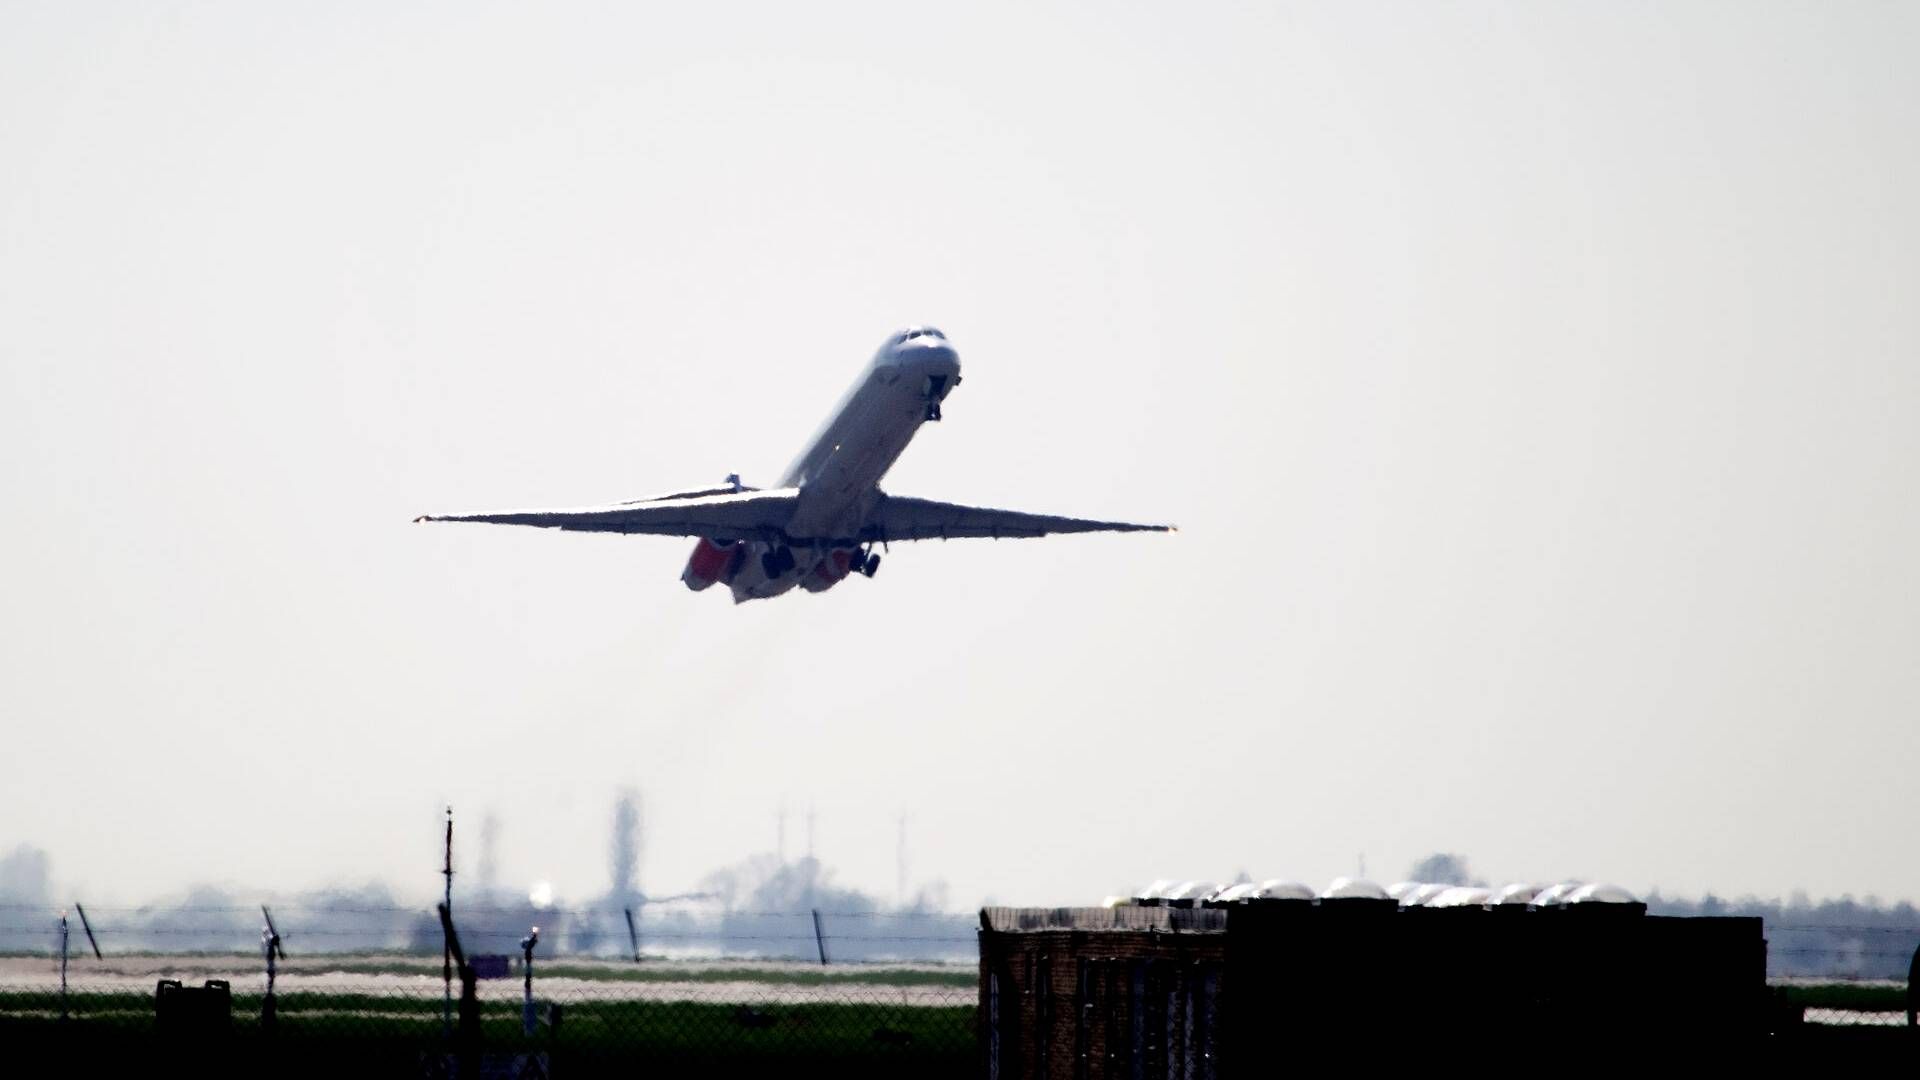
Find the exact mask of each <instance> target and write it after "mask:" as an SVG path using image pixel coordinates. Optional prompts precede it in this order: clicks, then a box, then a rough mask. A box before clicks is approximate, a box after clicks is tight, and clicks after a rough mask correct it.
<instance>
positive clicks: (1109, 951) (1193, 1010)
mask: <svg viewBox="0 0 1920 1080" xmlns="http://www.w3.org/2000/svg"><path fill="white" fill-rule="evenodd" d="M1769 1001H1770V999H1769V996H1768V991H1767V986H1766V941H1765V938H1764V937H1763V935H1762V929H1761V923H1760V920H1759V919H1754V918H1662V917H1657V916H1649V915H1647V914H1646V908H1645V905H1642V904H1608V903H1594V904H1576V905H1569V906H1565V907H1553V908H1543V909H1537V910H1536V909H1530V908H1526V907H1521V906H1496V907H1491V908H1487V907H1456V908H1401V907H1400V906H1399V905H1398V904H1397V903H1395V902H1394V901H1392V900H1369V899H1340V900H1316V901H1300V900H1267V901H1251V902H1245V903H1238V904H1233V905H1228V906H1220V907H1207V906H1199V907H1186V908H1182V907H1168V906H1159V907H1149V906H1122V907H1115V908H1091V909H1086V908H1067V909H1052V910H1046V909H1025V910H1023V909H1012V908H989V909H986V910H984V911H982V912H981V931H980V1014H981V1015H980V1024H981V1031H982V1033H983V1036H984V1040H983V1041H984V1043H985V1048H984V1053H985V1055H986V1057H987V1065H988V1075H990V1076H996V1077H1002V1078H1010V1077H1034V1078H1038V1077H1062V1078H1065V1077H1074V1078H1094V1077H1119V1076H1129V1077H1131V1076H1141V1075H1146V1076H1191V1077H1203V1078H1204V1077H1214V1076H1240V1075H1263V1074H1265V1073H1268V1072H1271V1071H1272V1070H1273V1069H1274V1068H1275V1067H1276V1065H1275V1063H1277V1062H1286V1061H1296V1060H1300V1058H1299V1055H1300V1054H1301V1053H1302V1052H1303V1051H1322V1052H1343V1053H1353V1052H1355V1051H1364V1054H1365V1059H1366V1060H1367V1061H1368V1062H1369V1063H1370V1064H1379V1063H1382V1062H1394V1063H1401V1062H1403V1063H1406V1064H1410V1065H1418V1064H1423V1063H1424V1064H1429V1065H1431V1064H1437V1063H1440V1062H1442V1061H1446V1060H1454V1059H1455V1055H1457V1054H1460V1053H1463V1052H1470V1051H1483V1050H1484V1051H1493V1050H1499V1051H1512V1050H1514V1049H1516V1048H1525V1047H1530V1046H1537V1047H1548V1046H1551V1047H1556V1048H1558V1049H1559V1051H1560V1052H1562V1053H1564V1052H1565V1051H1568V1050H1574V1051H1579V1052H1582V1053H1586V1054H1589V1055H1591V1056H1594V1057H1597V1058H1608V1057H1610V1056H1612V1055H1614V1054H1617V1053H1620V1052H1623V1051H1625V1050H1626V1049H1627V1048H1629V1047H1639V1048H1644V1047H1647V1046H1650V1045H1653V1044H1655V1043H1656V1042H1657V1043H1661V1044H1668V1045H1671V1044H1675V1043H1678V1044H1680V1045H1691V1046H1696V1047H1707V1046H1713V1047H1725V1048H1739V1047H1742V1046H1757V1045H1758V1043H1759V1042H1760V1041H1761V1039H1762V1037H1763V1036H1764V1035H1765V1033H1766V1031H1767V1028H1768V1026H1769V1017H1770V1015H1771V1013H1770V1009H1769Z"/></svg>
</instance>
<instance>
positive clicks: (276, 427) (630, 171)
mask: <svg viewBox="0 0 1920 1080" xmlns="http://www.w3.org/2000/svg"><path fill="white" fill-rule="evenodd" d="M913 7H917V8H918V10H919V13H915V11H912V10H908V8H909V6H908V5H899V4H873V5H870V6H864V7H850V6H842V5H831V4H828V5H822V4H805V5H795V4H768V5H698V4H695V5H684V4H683V5H639V4H609V5H604V6H600V5H562V4H541V5H504V6H498V7H494V6H485V5H480V4H474V3H457V4H446V5H418V4H406V5H402V4H386V3H381V4H372V3H368V4H345V5H343V4H334V3H325V4H312V5H305V4H284V3H281V4H253V3H235V4H211V3H210V4H193V5H159V4H127V5H115V4H70V3H44V4H22V3H17V2H6V3H0V504H4V505H5V506H6V508H7V510H6V528H5V529H4V530H0V587H3V590H4V591H3V593H0V595H3V596H4V603H0V713H3V715H4V725H5V751H4V752H0V849H10V848H11V847H12V846H13V845H14V844H17V843H22V842H25V843H31V844H35V845H38V846H40V847H43V848H45V849H47V850H48V851H49V852H51V853H52V856H53V872H54V876H55V877H56V878H57V879H58V880H59V881H60V882H61V883H62V885H61V887H62V889H64V890H68V891H73V892H75V893H76V894H79V895H81V896H82V898H83V899H84V898H85V897H86V896H94V895H97V896H103V897H105V896H114V897H120V898H127V899H131V898H137V897H142V896H145V895H149V894H153V893H158V892H162V891H166V890H172V889H178V888H180V887H183V886H185V885H186V884H188V883H190V882H196V881H223V882H230V883H235V884H240V885H244V886H246V887H249V888H258V889H278V890H290V889H296V888H302V887H306V886H311V885H318V884H323V883H329V882H341V881H363V880H366V879H369V878H382V879H387V880H390V881H392V882H394V883H395V884H396V885H398V886H399V887H400V888H402V889H403V890H405V891H406V892H407V893H408V894H409V895H419V896H425V895H427V894H428V893H429V892H430V891H431V890H433V889H434V888H436V886H437V879H436V878H435V877H434V876H433V871H434V870H435V869H436V864H437V857H436V852H435V842H436V831H437V814H438V811H439V808H440V807H441V806H442V805H444V804H445V803H447V802H452V803H453V804H454V805H455V806H456V808H457V809H458V810H459V812H461V813H462V814H463V815H464V816H463V820H464V821H466V822H468V823H469V824H470V825H474V826H477V824H478V821H479V817H480V815H481V814H482V813H483V812H486V811H489V810H491V811H493V812H495V813H497V814H498V815H499V818H500V820H501V823H502V829H501V834H500V844H501V849H500V855H499V859H500V865H501V869H502V875H503V878H505V879H507V880H508V881H510V882H531V881H534V880H537V879H546V880H551V881H552V882H553V883H554V885H555V887H556V889H557V890H558V891H559V893H560V894H561V895H562V896H564V897H570V898H583V897H586V896H588V895H590V894H592V893H595V892H598V891H600V890H602V889H604V888H605V887H606V884H607V879H606V856H605V850H606V844H607V835H608V829H609V823H610V820H611V809H612V804H613V800H614V797H615V792H616V790H617V788H618V787H620V786H621V785H626V784H633V785H638V786H639V787H641V788H642V789H643V790H644V792H645V799H646V812H647V826H648V828H647V845H648V848H647V852H646V856H645V861H644V864H643V867H642V884H643V886H645V887H647V888H649V889H651V890H655V891H676V890H679V889H682V888H685V887H688V886H690V885H692V884H693V883H694V882H695V881H696V880H697V879H698V878H699V876H700V875H701V874H703V873H704V872H706V871H707V870H710V869H712V868H714V867H716V866H719V865H721V864H723V863H727V862H732V861H734V860H737V859H739V858H741V857H743V856H745V855H747V854H750V853H753V852H759V851H767V850H770V849H771V848H772V847H773V845H774V842H775V829H776V813H777V812H778V810H779V807H780V806H781V804H782V803H783V802H784V803H785V804H786V805H787V806H788V807H789V808H790V809H791V811H792V813H793V817H792V819H791V820H790V823H789V829H788V834H789V846H790V848H791V849H792V850H793V851H795V852H797V851H798V850H799V849H800V848H801V847H802V846H803V844H804V839H803V837H804V826H803V825H802V817H801V815H803V814H804V812H805V810H806V808H807V807H808V806H809V805H811V806H813V807H815V809H816V812H817V826H816V828H817V843H818V850H819V854H820V855H821V856H822V857H823V858H824V859H826V860H827V861H829V862H830V863H832V864H833V865H835V866H836V867H837V868H838V869H839V871H840V880H841V881H843V882H844V883H846V884H851V885H856V886H860V887H863V888H867V889H869V890H871V891H874V892H876V893H878V894H880V895H882V896H885V897H891V896H892V894H893V884H894V876H895V861H894V852H895V829H896V826H895V819H896V818H897V816H898V815H900V814H901V813H903V812H904V813H905V814H907V815H908V817H909V824H908V829H909V843H910V848H911V856H910V860H911V866H910V868H909V873H910V875H911V877H912V878H913V879H914V880H915V881H916V882H919V881H922V880H924V879H926V878H929V877H933V876H939V877H942V878H945V879H946V880H947V881H948V882H949V883H950V885H951V890H952V892H951V896H952V902H953V904H954V905H955V906H966V905H970V904H974V903H977V902H979V901H981V900H983V899H986V898H994V899H996V900H999V901H1002V902H1011V903H1035V904H1039V903H1046V904H1053V903H1069V902H1091V901H1097V900H1098V899H1099V898H1100V897H1101V896H1103V895H1105V894H1107V893H1110V892H1115V891H1119V890H1123V889H1127V888H1131V887H1134V886H1137V885H1139V884H1142V883H1144V882H1145V881H1147V880H1149V879H1152V878H1156V877H1214V878H1223V877H1230V876H1232V875H1233V874H1234V873H1236V872H1237V871H1240V870H1242V869H1244V870H1247V871H1249V872H1251V873H1252V874H1254V875H1255V876H1256V877H1272V876H1287V877H1296V878H1299V879H1302V880H1306V881H1309V882H1314V883H1321V882H1324V881H1325V880H1326V879H1327V878H1330V877H1332V876H1333V875H1335V874H1340V873H1350V872H1352V871H1353V870H1354V869H1355V868H1356V864H1357V861H1358V859H1359V858H1360V857H1361V856H1362V855H1364V857H1365V859H1366V865H1367V868H1368V871H1369V873H1370V874H1371V875H1372V876H1375V877H1378V878H1381V879H1385V880H1391V879H1393V878H1395V877H1397V876H1398V875H1399V874H1401V873H1402V872H1403V871H1404V870H1405V869H1406V868H1407V867H1408V865H1409V864H1411V863H1412V862H1413V861H1414V860H1415V859H1417V858H1418V857H1420V856H1422V855H1424V854H1426V853H1428V852H1432V851H1436V850H1446V851H1458V852H1464V853H1466V854H1467V855H1469V856H1470V857H1471V859H1472V861H1473V865H1474V867H1475V868H1476V870H1478V871H1479V872H1481V873H1483V874H1485V875H1487V876H1489V877H1495V878H1501V879H1508V878H1531V879H1536V880H1550V879H1554V878H1558V877H1561V876H1571V875H1580V876H1584V877H1588V878H1600V879H1608V880H1613V881H1617V882H1619V883H1621V884H1623V885H1625V886H1627V887H1628V888H1631V889H1634V890H1637V891H1644V890H1646V889H1648V888H1650V887H1654V886H1657V887H1659V888H1660V889H1662V890H1663V891H1667V892H1681V893H1699V892H1703V891H1706V890H1709V889H1712V890H1716V891H1718V892H1720V893H1722V894H1733V893H1743V892H1753V893H1758V894H1762V895H1778V894H1784V893H1785V892H1787V891H1788V890H1790V889H1793V888H1796V887H1804V888H1805V889H1807V890H1808V891H1809V892H1811V893H1812V894H1813V895H1815V896H1822V895H1837V894H1840V893H1849V892H1850V893H1854V894H1856V895H1865V894H1878V895H1880V896H1882V897H1886V898H1895V897H1920V863H1916V862H1915V861H1914V859H1913V857H1912V855H1913V842H1912V832H1913V822H1914V821H1915V820H1916V817H1920V782H1916V779H1915V767H1916V764H1920V729H1917V728H1916V720H1920V711H1917V710H1920V563H1917V562H1916V559H1915V555H1914V553H1915V552H1916V551H1920V423H1916V420H1920V305H1916V296H1920V210H1916V195H1915V193H1916V192H1920V139H1917V138H1916V133H1920V68H1916V65H1915V64H1914V62H1913V43H1914V42H1915V41H1916V40H1920V6H1915V5H1911V4H1875V3H1847V4H1815V3H1806V4H1769V3H1749V2H1740V3H1692V4H1644V5H1616V4H1599V3H1594V4H1576V5H1563V4H1513V5H1497V6H1480V5H1434V4H1426V3H1413V4H1377V3H1376V4H1346V3H1340V4H1325V5H1304V6H1293V5H1241V4H1231V5H1209V4H1178V5H1175V4H1163V5H1135V6H1128V7H1123V6H1121V5H1116V4H1099V5H1092V4H1088V5H1080V6H1071V7H1058V6H1047V5H1038V4H1034V3H1015V4H1005V5H998V6H988V5H978V6H967V7H965V8H964V10H963V9H962V8H955V7H952V6H951V5H949V6H945V7H942V8H940V9H939V13H938V14H933V15H929V14H926V13H927V12H930V11H932V10H933V8H932V7H931V6H928V5H917V6H913ZM916 322H924V323H930V324H932V325H935V326H939V327H940V328H942V329H943V330H945V331H946V333H947V334H948V335H949V337H950V338H951V339H952V341H953V342H954V344H955V346H956V347H957V348H958V350H959V352H960V354H961V358H962V362H963V363H964V364H965V371H966V385H965V386H964V387H962V388H961V389H960V390H959V391H957V392H955V394H954V395H953V397H952V398H951V399H949V401H948V403H947V408H946V421H945V422H944V423H941V424H938V425H929V426H928V427H927V428H925V429H924V430H923V431H922V432H921V434H920V435H919V437H918V438H917V439H916V441H915V442H914V444H913V445H912V446H911V447H910V448H909V449H908V450H907V452H906V454H905V456H904V457H903V458H902V459H901V461H900V463H899V465H898V466H897V467H896V468H895V470H894V471H893V473H892V474H890V475H889V477H888V479H887V487H888V489H889V490H892V491H897V492H901V493H905V494H913V495H922V496H927V497H933V498H944V499H954V500H960V501H970V502H980V503H987V504H990V505H999V506H1008V507H1013V508H1017V509H1024V510H1033V511H1042V512H1051V513H1062V514H1072V515H1085V516H1094V517H1116V518H1127V519H1134V520H1148V521H1160V520H1165V521H1172V522H1176V523H1178V524H1179V525H1180V526H1181V531H1180V532H1179V533H1178V534H1175V535H1171V536H1159V535H1129V536H1091V537H1062V538H1056V539H1051V540H1042V541H1007V542H998V543H996V542H984V541H982V542H960V541H957V542H953V543H945V544H943V543H927V544H920V545H902V546H897V547H895V548H893V550H892V552H891V553H890V555H889V556H888V557H887V559H886V565H885V567H884V569H883V570H882V571H881V573H880V575H879V576H878V577H877V578H876V579H875V580H873V581H866V580H853V581H849V582H847V583H846V584H845V585H843V586H841V587H840V588H837V589H835V590H833V591H831V592H829V593H826V594H823V595H819V596H811V595H804V594H791V595H788V596H785V597H782V598H780V599H777V600H774V601H772V602H759V603H751V604H747V605H743V606H740V607H735V606H734V605H733V604H732V603H730V602H729V599H728V597H727V596H726V595H725V593H724V590H715V591H713V592H708V593H704V594H700V595H695V594H692V593H690V592H688V591H687V590H686V589H685V588H684V587H683V586H682V585H681V584H680V582H679V581H678V575H679V572H680V569H681V566H682V564H683V562H684V560H685V557H686V554H687V552H688V550H689V549H690V548H691V546H692V545H691V542H690V541H681V540H666V539H659V538H640V537H631V538H629V537H601V536H577V535H562V534H558V533H552V532H545V531H540V530H516V529H509V528H492V527H481V526H459V525H432V526H430V525H413V524H410V519H411V518H412V517H413V516H414V515H416V514H419V513H422V512H427V511H444V510H472V509H497V508H517V507H524V506H542V505H547V506H570V505H579V504H586V503H595V502H603V501H612V500H615V499H621V498H633V497H639V496H642V495H647V494H652V493H656V492H661V491H670V490H674V489H676V488H680V487H684V486H687V485H691V484H704V483H710V482H715V481H718V480H719V479H720V478H721V477H723V476H724V475H726V474H727V473H728V472H734V471H738V472H740V473H741V474H742V475H743V476H744V477H745V478H746V479H747V481H748V482H749V483H753V482H760V483H766V482H770V481H772V480H775V479H777V472H778V470H779V469H780V467H781V466H783V465H784V464H785V463H786V462H787V461H788V460H789V459H790V458H791V457H792V455H793V454H794V452H795V451H797V450H798V449H799V447H800V444H801V443H802V441H803V440H804V439H805V438H806V437H807V436H808V435H809V434H810V433H811V432H812V431H813V430H814V429H815V427H816V426H817V425H818V424H819V422H820V420H821V419H822V416H823V414H824V413H825V411H826V410H827V409H828V408H829V407H830V406H831V405H832V404H833V402H834V401H835V400H836V399H837V398H838V396H839V395H840V393H841V392H842V391H843V390H844V389H845V386H846V384H847V383H848V382H849V381H850V380H851V379H852V378H853V376H854V374H855V373H856V371H857V370H858V368H859V367H860V365H861V364H863V363H864V362H865V361H866V360H867V358H868V357H869V356H870V355H871V354H872V352H873V350H874V349H875V348H876V347H877V346H878V345H879V344H880V342H881V340H882V339H883V338H884V337H885V336H886V335H887V334H888V333H889V332H890V331H891V330H893V329H894V328H895V327H897V326H901V325H904V324H909V323H916ZM466 835H468V836H474V835H477V828H476V829H474V830H473V831H470V832H468V833H467V834H466ZM468 851H469V853H471V849H468ZM469 865H470V862H469Z"/></svg>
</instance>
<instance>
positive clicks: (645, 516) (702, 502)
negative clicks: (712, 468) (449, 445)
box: [413, 488, 799, 540]
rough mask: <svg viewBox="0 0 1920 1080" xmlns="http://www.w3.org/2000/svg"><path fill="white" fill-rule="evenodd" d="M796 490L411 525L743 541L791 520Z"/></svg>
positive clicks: (443, 517)
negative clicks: (450, 524)
mask: <svg viewBox="0 0 1920 1080" xmlns="http://www.w3.org/2000/svg"><path fill="white" fill-rule="evenodd" d="M798 495H799V491H798V489H795V488H775V489H773V490H771V491H742V492H737V493H736V492H733V491H727V492H725V493H722V494H717V495H698V496H693V497H684V496H670V497H667V498H663V499H643V500H640V501H638V502H624V503H615V504H613V505H611V506H589V507H583V508H580V509H577V510H505V511H500V512H497V513H485V514H423V515H421V516H420V517H417V518H414V519H413V520H415V521H477V522H481V523H483V524H487V525H532V526H535V527H536V528H541V529H564V530H567V531H569V532H610V533H649V534H652V535H655V536H704V537H707V538H708V539H710V540H744V539H749V538H752V537H756V536H759V535H761V534H763V533H765V532H767V531H768V530H773V531H775V532H778V531H779V530H780V529H782V528H784V527H785V526H786V524H787V522H788V521H789V520H790V519H791V518H792V517H793V509H794V500H795V499H796V497H797V496H798Z"/></svg>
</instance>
